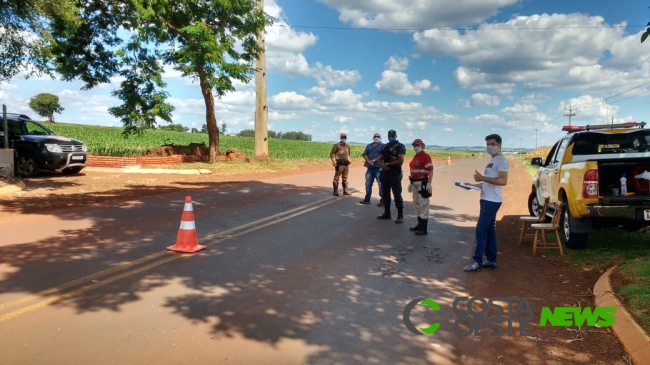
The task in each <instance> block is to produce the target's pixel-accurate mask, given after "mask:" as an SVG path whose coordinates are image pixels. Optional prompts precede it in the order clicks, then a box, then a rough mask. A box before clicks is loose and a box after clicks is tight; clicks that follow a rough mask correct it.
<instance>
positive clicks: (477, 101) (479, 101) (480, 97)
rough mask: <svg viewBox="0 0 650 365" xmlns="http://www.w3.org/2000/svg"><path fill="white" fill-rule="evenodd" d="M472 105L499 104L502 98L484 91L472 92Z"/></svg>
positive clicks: (492, 105)
mask: <svg viewBox="0 0 650 365" xmlns="http://www.w3.org/2000/svg"><path fill="white" fill-rule="evenodd" d="M471 100H472V105H474V106H491V107H495V106H499V103H500V102H501V99H499V97H498V96H496V95H488V94H483V93H476V94H472V97H471Z"/></svg>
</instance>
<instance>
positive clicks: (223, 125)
mask: <svg viewBox="0 0 650 365" xmlns="http://www.w3.org/2000/svg"><path fill="white" fill-rule="evenodd" d="M221 133H222V134H223V135H224V136H225V135H226V123H223V124H222V125H221Z"/></svg>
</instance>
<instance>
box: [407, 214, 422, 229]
mask: <svg viewBox="0 0 650 365" xmlns="http://www.w3.org/2000/svg"><path fill="white" fill-rule="evenodd" d="M421 225H422V219H420V217H418V224H416V225H415V226H414V227H409V231H411V232H415V231H418V230H420V226H421Z"/></svg>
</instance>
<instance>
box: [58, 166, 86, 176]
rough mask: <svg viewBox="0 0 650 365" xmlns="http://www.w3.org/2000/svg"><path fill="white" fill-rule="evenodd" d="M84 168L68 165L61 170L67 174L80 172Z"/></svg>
mask: <svg viewBox="0 0 650 365" xmlns="http://www.w3.org/2000/svg"><path fill="white" fill-rule="evenodd" d="M82 169H83V167H68V168H67V169H63V170H61V172H62V173H64V174H66V175H74V174H78V173H79V172H80V171H81V170H82Z"/></svg>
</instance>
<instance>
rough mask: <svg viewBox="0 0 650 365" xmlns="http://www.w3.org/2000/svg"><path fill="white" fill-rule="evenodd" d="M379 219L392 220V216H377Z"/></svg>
mask: <svg viewBox="0 0 650 365" xmlns="http://www.w3.org/2000/svg"><path fill="white" fill-rule="evenodd" d="M377 219H391V216H390V214H386V213H384V214H382V215H379V216H377Z"/></svg>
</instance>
